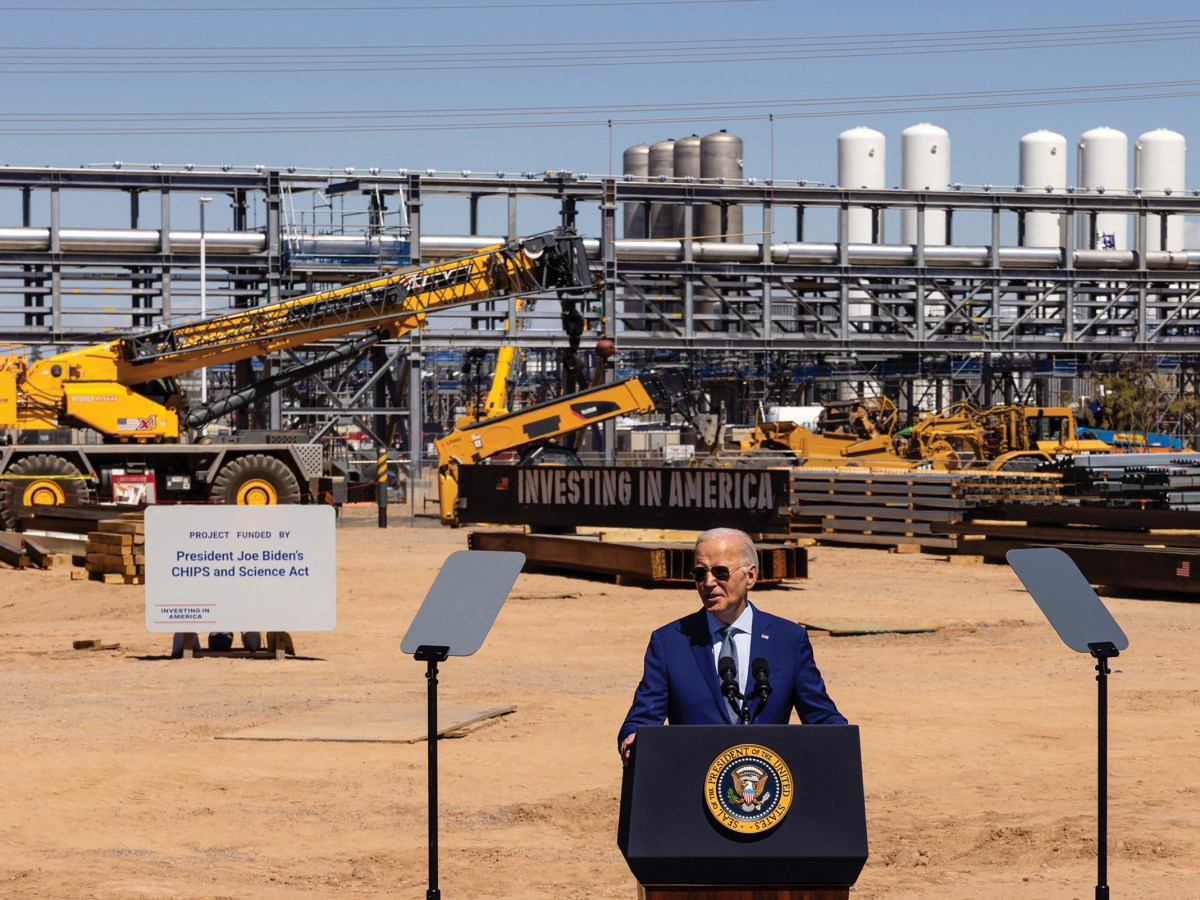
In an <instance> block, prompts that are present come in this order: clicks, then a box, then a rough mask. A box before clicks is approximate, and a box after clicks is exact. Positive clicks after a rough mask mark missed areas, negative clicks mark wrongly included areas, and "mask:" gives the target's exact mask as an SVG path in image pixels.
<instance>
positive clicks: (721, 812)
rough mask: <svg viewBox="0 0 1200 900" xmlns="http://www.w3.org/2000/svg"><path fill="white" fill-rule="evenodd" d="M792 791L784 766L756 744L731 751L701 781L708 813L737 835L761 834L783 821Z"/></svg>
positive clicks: (790, 780)
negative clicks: (702, 781)
mask: <svg viewBox="0 0 1200 900" xmlns="http://www.w3.org/2000/svg"><path fill="white" fill-rule="evenodd" d="M792 791H793V785H792V773H791V772H790V771H789V770H788V767H787V764H786V763H784V761H783V760H782V759H781V758H780V757H779V755H778V754H776V753H775V752H774V751H773V750H768V749H767V748H766V747H761V746H759V745H758V744H739V745H738V746H736V747H730V748H729V749H728V750H726V751H725V752H724V753H722V754H721V755H720V756H718V757H717V758H716V759H714V760H713V763H712V765H711V766H709V768H708V774H707V775H706V776H705V778H704V800H705V805H707V806H708V811H709V812H710V813H712V815H713V818H714V819H716V820H717V821H718V822H719V823H720V824H721V825H723V826H725V827H726V828H728V829H729V830H730V831H736V832H738V833H740V834H762V833H763V832H765V831H770V830H771V829H772V828H774V827H775V826H776V825H778V824H779V823H780V822H781V821H783V817H784V816H786V815H787V811H788V809H789V808H790V807H791V805H792Z"/></svg>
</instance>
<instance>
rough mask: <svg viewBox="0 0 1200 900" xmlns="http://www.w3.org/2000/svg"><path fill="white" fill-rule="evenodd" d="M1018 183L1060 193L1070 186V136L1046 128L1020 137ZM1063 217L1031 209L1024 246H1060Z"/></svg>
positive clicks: (1024, 231)
mask: <svg viewBox="0 0 1200 900" xmlns="http://www.w3.org/2000/svg"><path fill="white" fill-rule="evenodd" d="M1018 169H1019V172H1018V175H1017V183H1018V184H1020V185H1023V186H1024V188H1025V190H1026V191H1030V192H1037V193H1043V192H1045V193H1051V194H1061V193H1064V192H1065V191H1066V189H1067V139H1066V138H1065V137H1063V136H1062V135H1061V134H1055V133H1054V132H1053V131H1047V130H1046V129H1045V128H1042V129H1039V130H1038V131H1031V132H1030V133H1029V134H1027V135H1025V136H1024V137H1022V138H1021V147H1020V162H1019V163H1018ZM1062 223H1063V216H1062V213H1058V212H1029V213H1026V214H1025V219H1024V224H1025V227H1024V229H1023V231H1022V232H1021V241H1020V243H1021V246H1022V247H1061V246H1062V245H1063V238H1064V235H1063V233H1062Z"/></svg>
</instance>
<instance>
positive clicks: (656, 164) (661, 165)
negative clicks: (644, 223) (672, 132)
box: [648, 139, 675, 238]
mask: <svg viewBox="0 0 1200 900" xmlns="http://www.w3.org/2000/svg"><path fill="white" fill-rule="evenodd" d="M648 175H649V179H650V181H652V182H655V181H663V180H666V181H671V180H672V179H673V178H674V177H675V141H673V140H670V139H668V140H665V141H658V142H657V143H654V144H651V145H650V162H649V167H648ZM648 227H649V235H648V236H649V237H651V238H670V237H674V236H675V208H674V204H671V203H651V204H650V221H649V225H648Z"/></svg>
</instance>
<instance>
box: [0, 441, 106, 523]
mask: <svg viewBox="0 0 1200 900" xmlns="http://www.w3.org/2000/svg"><path fill="white" fill-rule="evenodd" d="M82 474H83V473H82V472H80V471H79V469H78V468H76V466H75V465H74V464H73V463H71V462H68V461H67V460H65V459H63V458H62V457H61V456H54V455H53V454H50V453H34V454H32V455H30V456H26V457H24V458H23V459H18V460H17V461H16V462H15V463H13V464H12V465H11V466H9V467H8V471H7V472H5V473H4V479H3V497H2V500H3V502H2V503H0V519H2V520H3V524H4V527H5V528H6V529H9V530H11V529H13V528H15V527H16V525H17V517H18V515H19V514H20V511H21V507H23V506H65V505H67V504H68V503H74V502H78V501H81V500H86V499H87V497H88V489H87V486H86V485H85V484H84V482H83V479H82V478H81V477H80V476H81V475H82Z"/></svg>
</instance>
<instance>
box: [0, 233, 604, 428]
mask: <svg viewBox="0 0 1200 900" xmlns="http://www.w3.org/2000/svg"><path fill="white" fill-rule="evenodd" d="M591 287H592V280H591V276H590V273H589V270H588V267H587V256H586V253H585V251H584V248H583V240H582V238H580V237H578V236H577V235H575V234H574V233H573V232H572V231H570V230H568V229H558V230H555V231H552V232H547V233H545V234H540V235H534V236H532V237H526V238H522V239H517V240H513V241H509V242H507V243H504V244H498V245H496V246H493V247H489V248H486V249H484V250H481V251H479V252H477V253H475V254H473V255H471V256H468V257H465V258H463V259H456V260H451V261H447V262H440V263H437V264H435V265H432V266H428V267H426V268H424V269H419V270H416V271H412V272H405V273H396V274H394V275H388V276H385V277H383V278H376V279H372V280H370V281H365V282H361V283H359V284H354V285H349V286H346V287H340V288H336V289H333V290H328V291H321V292H319V293H315V294H310V295H307V296H304V297H297V298H294V299H291V300H285V301H283V302H281V303H275V304H271V305H268V306H262V307H258V308H255V309H248V310H239V311H236V312H232V313H229V314H227V315H223V316H217V317H214V318H212V319H205V320H201V321H198V322H188V323H184V324H181V325H175V326H170V327H166V328H160V329H157V330H155V331H150V332H145V333H141V334H137V335H129V336H123V337H120V338H117V339H116V340H113V341H109V342H107V343H103V344H98V345H95V346H91V347H84V348H81V349H77V350H70V351H67V352H64V353H60V354H57V355H55V356H51V357H48V358H46V359H42V360H38V361H36V362H32V363H27V362H26V361H25V360H24V358H23V357H19V356H9V357H5V358H3V359H0V427H9V428H18V429H47V428H59V427H87V428H91V429H94V430H95V431H98V432H100V433H101V434H103V435H105V436H106V437H107V438H109V439H117V440H133V441H139V442H145V441H162V440H175V439H178V437H179V435H180V421H179V420H180V415H181V413H182V412H183V411H184V410H185V409H186V406H187V404H186V402H185V401H184V399H183V398H182V396H181V395H180V394H179V391H178V388H177V387H176V385H175V384H174V378H175V377H176V376H178V375H181V374H183V373H186V372H192V371H196V370H199V369H202V368H205V367H207V366H211V365H215V364H219V363H230V362H235V361H238V360H243V359H248V358H250V357H254V356H261V355H264V354H268V353H271V352H275V351H279V350H285V349H289V348H295V347H300V346H307V345H312V344H316V343H318V342H320V341H324V340H328V339H331V338H337V337H341V336H345V335H348V334H351V333H354V332H364V331H372V332H373V333H374V334H376V335H377V336H378V337H379V338H380V339H383V338H394V337H397V336H399V335H402V334H404V333H406V332H408V331H410V330H411V329H413V328H415V327H417V326H419V325H420V324H421V322H422V321H423V318H424V315H425V314H426V313H428V312H432V311H434V310H438V309H445V308H448V307H452V306H459V305H463V304H467V303H476V302H479V301H480V300H489V299H497V298H500V297H507V296H522V295H525V294H533V293H539V292H544V291H559V292H560V293H577V292H580V291H585V290H588V289H589V288H591ZM10 397H11V398H12V402H4V400H5V398H10Z"/></svg>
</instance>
